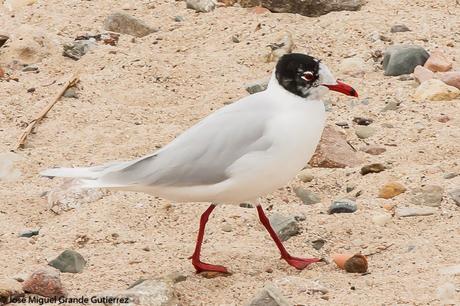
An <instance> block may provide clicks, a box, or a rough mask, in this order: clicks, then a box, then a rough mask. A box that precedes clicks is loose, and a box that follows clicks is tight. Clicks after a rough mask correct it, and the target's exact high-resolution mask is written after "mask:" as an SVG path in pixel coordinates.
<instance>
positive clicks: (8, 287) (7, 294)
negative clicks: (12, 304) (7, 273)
mask: <svg viewBox="0 0 460 306" xmlns="http://www.w3.org/2000/svg"><path fill="white" fill-rule="evenodd" d="M23 295H24V290H22V286H21V284H20V283H19V282H18V281H16V280H14V279H9V278H0V305H4V304H8V303H9V301H10V300H11V298H16V297H20V296H23Z"/></svg>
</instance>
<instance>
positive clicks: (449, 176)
mask: <svg viewBox="0 0 460 306" xmlns="http://www.w3.org/2000/svg"><path fill="white" fill-rule="evenodd" d="M459 175H460V173H457V172H449V173H446V174H444V176H443V177H444V179H446V180H450V179H453V178H454V177H457V176H459Z"/></svg>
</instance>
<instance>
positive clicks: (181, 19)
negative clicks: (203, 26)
mask: <svg viewBox="0 0 460 306" xmlns="http://www.w3.org/2000/svg"><path fill="white" fill-rule="evenodd" d="M174 21H175V22H182V21H184V17H182V16H176V17H174Z"/></svg>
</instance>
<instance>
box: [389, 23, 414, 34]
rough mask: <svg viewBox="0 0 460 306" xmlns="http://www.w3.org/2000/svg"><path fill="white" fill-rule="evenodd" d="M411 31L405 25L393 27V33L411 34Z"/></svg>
mask: <svg viewBox="0 0 460 306" xmlns="http://www.w3.org/2000/svg"><path fill="white" fill-rule="evenodd" d="M409 31H410V29H409V28H408V27H407V26H406V25H405V24H395V25H394V26H392V27H391V30H390V32H391V33H399V32H409Z"/></svg>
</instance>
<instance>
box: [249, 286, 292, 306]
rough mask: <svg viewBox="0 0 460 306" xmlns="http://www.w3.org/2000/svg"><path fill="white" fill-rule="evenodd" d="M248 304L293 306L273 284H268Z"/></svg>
mask: <svg viewBox="0 0 460 306" xmlns="http://www.w3.org/2000/svg"><path fill="white" fill-rule="evenodd" d="M247 306H292V304H291V303H290V302H289V301H288V300H287V299H286V298H285V297H284V296H283V295H282V294H281V292H280V291H279V290H278V288H276V287H275V286H273V285H272V284H269V285H266V286H265V287H264V288H263V289H262V290H260V291H259V292H258V293H257V295H256V296H255V297H254V298H253V299H252V300H251V301H250V302H249V303H248V304H247Z"/></svg>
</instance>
